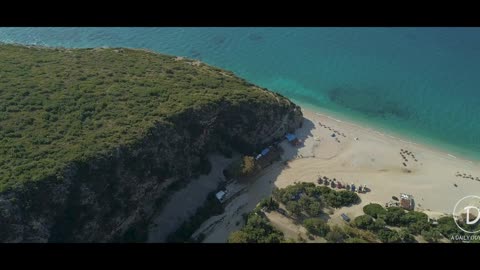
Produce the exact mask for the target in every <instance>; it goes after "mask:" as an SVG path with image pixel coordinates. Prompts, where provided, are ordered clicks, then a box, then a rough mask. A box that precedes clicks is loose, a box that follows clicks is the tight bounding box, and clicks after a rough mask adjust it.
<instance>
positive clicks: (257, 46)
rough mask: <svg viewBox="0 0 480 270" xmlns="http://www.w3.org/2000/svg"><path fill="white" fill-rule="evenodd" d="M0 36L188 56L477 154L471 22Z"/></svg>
mask: <svg viewBox="0 0 480 270" xmlns="http://www.w3.org/2000/svg"><path fill="white" fill-rule="evenodd" d="M0 41H2V42H15V43H23V44H37V45H46V46H63V47H98V46H109V47H132V48H148V49H151V50H154V51H157V52H161V53H166V54H173V55H181V56H186V57H190V58H197V59H200V60H202V61H204V62H206V63H208V64H212V65H215V66H219V67H222V68H226V69H229V70H232V71H234V72H235V73H236V74H237V75H239V76H241V77H244V78H246V79H247V80H249V81H251V82H253V83H256V84H258V85H261V86H263V87H267V88H269V89H271V90H273V91H277V92H279V93H281V94H283V95H285V96H287V97H289V98H291V99H293V100H295V101H297V102H299V103H300V104H304V105H307V104H308V105H309V106H313V107H319V108H323V109H326V110H329V111H331V112H333V113H334V114H336V115H339V116H342V117H344V118H347V119H352V120H355V121H361V122H363V123H365V124H367V125H370V126H373V127H375V128H380V129H382V130H385V131H386V132H388V133H395V134H399V135H400V136H403V137H406V138H408V139H411V140H415V141H419V142H423V143H428V144H430V145H433V146H436V147H440V148H441V149H443V150H445V151H447V152H449V153H452V154H454V155H460V156H464V157H466V158H469V159H474V160H480V28H0Z"/></svg>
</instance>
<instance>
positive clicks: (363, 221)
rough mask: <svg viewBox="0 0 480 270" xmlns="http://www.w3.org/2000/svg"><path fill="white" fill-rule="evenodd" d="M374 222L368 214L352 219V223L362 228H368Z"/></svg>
mask: <svg viewBox="0 0 480 270" xmlns="http://www.w3.org/2000/svg"><path fill="white" fill-rule="evenodd" d="M373 224H374V221H373V218H372V217H371V216H369V215H361V216H358V217H356V218H355V219H354V220H353V225H354V226H356V227H358V228H360V229H364V230H370V229H371V228H372V226H373Z"/></svg>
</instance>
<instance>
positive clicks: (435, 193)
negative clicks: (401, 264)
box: [196, 108, 480, 242]
mask: <svg viewBox="0 0 480 270" xmlns="http://www.w3.org/2000/svg"><path fill="white" fill-rule="evenodd" d="M302 111H303V113H304V117H305V120H304V125H303V127H302V128H301V129H298V130H297V131H296V132H295V134H296V135H297V136H298V138H299V139H301V140H302V141H303V142H304V143H303V145H302V146H298V147H294V146H291V145H290V144H288V143H287V142H283V143H282V144H281V146H282V147H283V149H284V150H285V153H284V154H283V156H282V159H283V161H282V162H278V163H276V164H273V165H272V166H270V167H268V168H266V169H264V170H263V171H262V172H261V173H260V174H259V175H257V176H256V177H255V178H254V179H251V180H250V181H248V183H245V184H243V186H242V187H236V188H234V189H233V190H242V191H239V192H238V196H236V197H235V198H234V199H233V200H231V201H230V202H229V203H228V204H227V205H226V206H225V208H226V210H225V213H224V214H222V215H219V216H215V217H212V218H210V219H209V220H207V221H206V222H205V223H204V224H202V226H201V228H200V229H199V230H198V231H197V232H196V234H198V233H200V232H203V233H204V234H205V235H206V238H205V240H204V242H226V240H227V238H228V235H229V233H231V232H233V231H235V230H238V229H239V228H241V226H242V225H243V224H242V222H243V221H242V214H243V213H247V212H249V211H251V210H252V209H253V208H254V207H255V206H256V204H257V203H258V202H259V201H260V200H261V199H262V198H265V197H267V196H269V195H270V194H271V192H272V190H273V188H274V187H278V188H283V187H286V186H288V185H291V184H293V183H294V182H316V180H317V179H318V177H319V176H327V177H329V178H336V179H337V180H339V181H341V182H343V183H346V184H351V183H354V184H355V185H357V186H358V185H360V184H361V185H367V187H369V188H370V189H371V191H370V192H368V193H364V194H359V196H360V198H361V200H362V202H361V203H360V204H359V205H355V206H352V207H345V208H341V209H337V210H336V211H335V212H334V213H333V214H332V215H331V218H330V219H329V221H328V222H329V223H330V224H336V223H338V224H340V223H342V222H343V221H342V219H341V218H340V214H341V213H346V214H347V215H348V216H350V217H351V218H354V217H356V216H358V215H361V214H362V208H363V206H364V205H365V204H368V203H371V202H375V203H380V204H382V205H384V204H385V203H387V202H388V201H390V200H391V199H392V196H397V197H399V194H400V193H406V194H410V195H413V196H414V199H415V204H416V206H415V210H417V211H424V212H425V213H427V214H428V215H429V216H431V217H439V216H442V215H449V214H451V213H452V211H453V208H454V206H455V204H456V202H457V201H458V200H460V199H461V198H463V197H465V196H467V195H478V194H480V181H477V180H475V179H476V177H480V164H479V163H478V162H471V161H467V160H463V159H460V158H456V157H454V156H452V155H451V154H448V153H445V152H442V151H440V150H436V149H433V148H431V147H426V146H423V145H420V144H416V143H411V142H408V141H406V140H404V139H401V138H397V137H394V136H391V135H385V134H383V133H381V132H378V131H375V130H373V129H369V128H363V127H360V126H358V125H356V124H353V123H349V122H347V121H343V120H338V119H335V118H332V117H329V116H327V115H325V114H322V113H319V112H316V111H312V110H308V109H304V108H303V109H302ZM332 134H335V136H334V137H332ZM458 174H460V175H461V176H457V175H458ZM464 174H465V176H464ZM471 178H473V179H471ZM236 185H237V186H238V184H236ZM227 188H228V187H227ZM276 220H281V218H278V217H277V218H276ZM277 223H278V222H277ZM277 226H287V227H289V228H290V230H291V231H292V233H291V234H292V235H293V234H294V233H298V230H299V228H293V227H292V226H291V225H289V224H283V225H277Z"/></svg>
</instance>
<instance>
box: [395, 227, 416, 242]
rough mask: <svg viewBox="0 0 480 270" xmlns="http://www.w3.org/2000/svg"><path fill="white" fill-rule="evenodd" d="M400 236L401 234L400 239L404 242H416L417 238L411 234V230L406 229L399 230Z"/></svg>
mask: <svg viewBox="0 0 480 270" xmlns="http://www.w3.org/2000/svg"><path fill="white" fill-rule="evenodd" d="M398 236H400V239H401V240H402V242H404V243H415V242H416V240H415V238H414V237H413V235H411V234H410V232H409V231H408V230H406V229H401V230H400V231H399V232H398Z"/></svg>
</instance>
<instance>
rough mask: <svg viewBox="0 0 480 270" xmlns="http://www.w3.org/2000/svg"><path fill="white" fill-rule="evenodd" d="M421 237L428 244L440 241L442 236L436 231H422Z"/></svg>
mask: <svg viewBox="0 0 480 270" xmlns="http://www.w3.org/2000/svg"><path fill="white" fill-rule="evenodd" d="M422 237H423V239H425V241H427V242H430V243H437V242H438V241H439V240H440V239H442V234H441V233H440V232H439V231H438V230H437V229H431V230H425V231H422Z"/></svg>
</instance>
